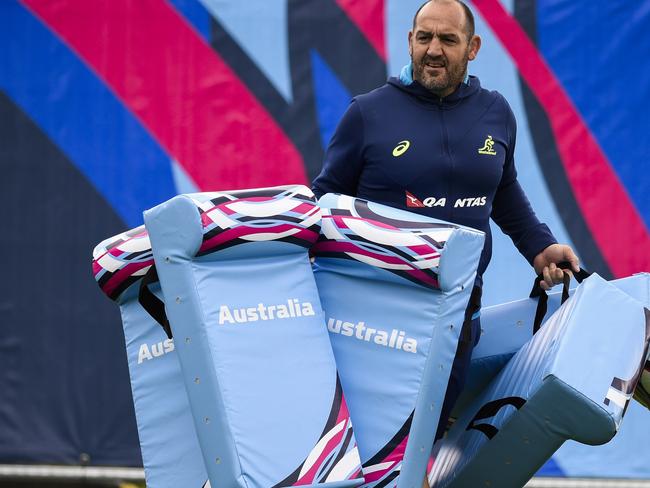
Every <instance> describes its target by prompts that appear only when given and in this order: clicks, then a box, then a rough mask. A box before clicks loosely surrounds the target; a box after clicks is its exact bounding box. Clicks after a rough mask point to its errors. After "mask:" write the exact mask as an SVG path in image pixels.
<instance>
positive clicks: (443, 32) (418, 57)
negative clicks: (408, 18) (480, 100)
mask: <svg viewBox="0 0 650 488" xmlns="http://www.w3.org/2000/svg"><path fill="white" fill-rule="evenodd" d="M480 46H481V39H480V38H479V37H478V36H474V37H473V38H472V39H469V40H468V38H467V32H466V31H465V13H464V12H463V9H462V7H461V6H460V5H459V4H458V3H456V2H441V3H437V2H431V3H428V4H426V5H425V6H424V7H423V8H422V10H420V13H419V14H418V17H417V19H416V23H415V27H414V29H413V30H412V31H411V32H409V54H410V55H411V61H412V63H413V79H414V80H416V81H418V82H419V83H420V84H421V85H423V86H424V87H425V88H427V89H428V90H430V91H432V92H433V93H435V94H436V95H438V96H441V97H446V96H447V95H450V94H451V93H453V92H454V90H456V87H457V86H458V85H459V83H460V82H462V81H463V78H464V76H465V73H466V71H467V62H468V61H470V60H473V59H474V58H475V57H476V53H477V52H478V50H479V48H480Z"/></svg>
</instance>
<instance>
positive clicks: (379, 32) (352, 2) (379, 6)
mask: <svg viewBox="0 0 650 488" xmlns="http://www.w3.org/2000/svg"><path fill="white" fill-rule="evenodd" d="M336 3H337V4H338V5H339V7H341V9H342V10H343V11H344V12H345V13H346V14H347V16H348V17H350V19H351V20H352V22H354V23H355V24H356V26H357V27H358V28H359V30H360V31H361V32H362V33H363V34H364V35H365V36H366V39H368V42H370V45H371V46H372V47H374V48H375V51H377V54H379V57H380V58H381V59H382V60H383V61H386V34H385V32H386V31H385V29H384V19H385V17H384V16H385V7H384V5H385V1H384V0H363V1H361V0H336Z"/></svg>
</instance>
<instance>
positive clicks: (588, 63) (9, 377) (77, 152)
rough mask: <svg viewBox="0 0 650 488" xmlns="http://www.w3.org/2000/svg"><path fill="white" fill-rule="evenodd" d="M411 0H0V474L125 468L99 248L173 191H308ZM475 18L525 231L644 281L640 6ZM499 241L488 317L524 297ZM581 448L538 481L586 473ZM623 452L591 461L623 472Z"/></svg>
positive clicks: (393, 63) (396, 50) (118, 378)
mask: <svg viewBox="0 0 650 488" xmlns="http://www.w3.org/2000/svg"><path fill="white" fill-rule="evenodd" d="M420 3H421V1H420V0H363V1H362V0H356V1H355V0H277V1H274V2H267V1H264V0H248V1H246V2H237V1H235V0H139V1H136V2H131V1H126V0H111V1H109V0H97V1H92V2H89V1H87V0H57V1H51V0H22V1H19V0H5V1H3V2H0V164H1V166H0V167H1V168H2V174H3V178H2V179H1V180H0V202H1V204H2V206H3V208H5V219H4V223H5V227H4V229H3V230H4V232H3V238H2V239H0V249H1V251H2V253H3V255H4V256H5V258H6V259H5V266H4V273H3V276H4V278H5V279H4V280H2V284H1V285H0V292H1V294H0V296H1V297H2V298H0V323H1V324H2V328H0V362H1V364H2V366H3V368H2V370H1V371H2V372H0V392H2V393H0V432H3V435H2V436H0V463H1V462H61V463H73V464H74V463H77V462H79V459H80V456H81V458H83V459H87V458H86V456H85V454H87V455H88V456H90V460H91V461H90V462H91V463H92V464H99V465H101V464H109V465H110V464H119V465H137V464H139V463H140V460H139V449H138V442H137V434H136V429H135V423H134V421H133V407H132V404H131V399H130V396H129V395H130V392H129V387H128V374H127V370H126V359H125V356H124V343H123V337H122V335H121V334H122V332H121V326H120V321H119V318H118V315H117V312H116V310H114V307H113V306H112V304H111V303H109V302H108V301H107V300H106V299H105V298H103V297H101V296H100V294H99V293H98V292H97V289H96V287H95V285H94V284H93V279H92V274H91V271H90V269H89V268H88V265H87V262H88V257H89V255H90V252H91V250H92V248H93V246H94V245H95V244H96V243H97V242H99V241H101V240H102V239H104V238H106V237H107V236H110V235H114V234H118V233H120V232H122V231H124V230H125V229H127V228H131V227H135V226H137V225H140V224H141V223H142V211H143V210H145V209H147V208H150V207H153V206H154V205H156V204H158V203H160V202H162V201H164V200H166V199H168V198H170V197H172V196H173V195H175V194H177V193H182V192H190V191H196V190H202V191H212V190H233V189H239V188H247V187H259V186H270V185H281V184H293V183H308V182H309V181H310V180H311V178H313V177H314V176H315V175H316V174H317V173H318V172H319V170H320V165H321V160H322V156H323V152H324V149H325V148H326V146H327V143H328V141H329V138H330V136H331V134H332V133H333V131H334V128H335V127H336V124H337V122H338V119H339V117H340V116H341V114H342V113H343V111H344V110H345V108H346V106H347V104H348V103H349V100H350V98H351V97H352V96H354V95H356V94H359V93H362V92H365V91H368V90H371V89H373V88H375V87H377V86H379V85H381V84H382V83H383V82H384V81H385V79H386V77H387V76H389V75H395V74H397V73H398V71H399V69H400V68H401V66H402V65H404V64H405V63H406V62H408V53H407V44H406V42H407V41H406V39H407V37H406V36H407V32H408V29H409V28H410V27H411V22H412V17H413V14H414V12H415V10H416V9H417V7H419V5H420ZM470 6H471V7H472V9H473V11H474V13H475V15H476V27H477V33H478V34H479V35H481V37H482V38H483V46H482V49H481V51H480V53H479V55H478V59H477V60H476V61H474V62H472V63H471V64H470V73H471V74H475V75H477V76H478V77H479V78H480V79H481V82H482V85H483V86H485V87H488V88H490V89H495V90H498V91H500V92H501V93H503V94H504V95H505V97H506V98H507V99H508V101H509V102H510V104H511V106H512V108H513V111H514V112H515V115H516V117H517V121H518V137H517V152H516V155H515V157H516V164H517V167H518V172H519V176H520V180H521V182H522V185H523V187H524V189H525V190H526V192H527V194H528V196H529V198H530V199H531V202H532V204H533V207H534V209H535V210H536V212H537V213H538V215H539V216H540V218H541V219H542V220H544V221H545V222H547V223H548V224H549V226H550V227H551V229H552V230H553V232H554V233H555V235H556V236H557V238H558V240H560V241H562V242H568V243H570V244H572V245H573V246H574V248H575V249H576V251H577V253H578V254H579V256H580V258H581V260H582V262H583V263H584V265H585V267H587V268H588V269H590V270H591V271H596V272H598V273H599V274H601V275H602V276H605V277H607V278H613V277H623V276H628V275H630V274H633V273H635V272H639V271H648V270H650V230H649V229H650V197H649V196H648V195H650V171H648V168H649V164H650V161H649V159H650V139H648V137H647V133H648V129H649V128H650V115H649V114H650V91H648V89H647V87H648V86H650V65H648V64H647V63H644V62H643V60H644V59H645V58H646V57H647V53H648V52H650V37H649V36H647V35H646V28H647V25H648V23H649V22H650V2H649V1H647V0H643V1H637V0H624V1H620V2H606V3H603V2H589V1H587V0H578V1H567V0H537V1H531V0H473V1H472V2H470ZM494 234H495V235H494V248H495V251H494V256H493V261H492V264H491V266H490V269H489V270H488V273H487V274H486V277H485V282H486V287H485V295H484V301H485V304H495V303H500V302H503V301H508V300H512V299H517V298H521V297H523V296H525V293H526V292H527V289H526V288H527V285H528V284H529V282H530V279H531V276H532V271H531V270H530V267H529V266H528V264H527V263H526V262H525V260H524V259H523V258H521V257H520V256H519V255H518V254H517V252H516V250H515V249H514V246H512V244H511V243H510V241H509V239H507V238H505V237H504V236H502V235H501V234H500V233H499V231H498V230H496V231H495V233H494ZM504 282H509V283H511V286H508V287H504V286H502V285H501V283H504ZM493 284H494V285H493ZM635 415H637V413H635V412H634V410H633V409H632V411H631V413H630V416H631V418H630V419H628V424H632V423H633V422H637V421H638V422H642V421H645V422H646V424H645V429H646V430H645V432H646V433H647V434H650V427H648V425H650V422H649V421H650V418H648V415H647V413H646V414H645V417H643V416H642V415H644V414H642V413H641V412H638V416H639V419H640V420H635V417H634V416H635ZM28 419H29V420H28ZM637 425H638V424H637ZM625 428H626V427H624V429H625ZM637 431H638V429H637ZM5 433H6V434H5ZM619 437H621V438H624V437H625V432H622V433H621V435H620V436H619ZM630 437H634V436H633V435H630ZM617 439H618V437H617ZM637 441H638V439H637ZM637 441H635V440H634V439H632V440H628V441H625V442H627V443H628V444H629V445H630V446H632V445H634V446H637V445H636V444H634V442H637ZM615 442H617V441H616V440H615ZM621 442H623V441H621ZM623 443H624V442H623ZM617 449H619V450H622V449H624V448H623V447H617ZM629 449H632V448H631V447H630V448H629ZM634 449H639V448H638V447H634ZM643 449H646V451H647V447H643ZM569 450H570V449H568V450H567V452H568V451H569ZM646 451H644V452H646ZM590 452H595V451H590ZM617 452H619V451H617ZM621 452H622V451H621ZM590 455H591V454H590ZM608 455H611V453H610V454H608ZM563 456H564V457H563ZM572 456H573V457H572ZM576 456H578V457H579V456H586V455H583V454H573V453H572V454H566V456H565V455H564V454H563V451H560V453H559V454H558V456H557V459H556V462H555V465H554V466H555V467H556V468H554V469H557V471H558V472H561V473H564V474H568V475H572V474H577V473H581V472H580V469H577V468H575V466H576V465H578V466H580V463H579V462H577V461H576V462H574V461H573V460H574V459H576ZM646 456H647V452H646ZM629 457H630V456H627V457H625V456H621V458H622V461H621V463H622V464H621V463H619V464H620V466H619V468H617V469H618V471H616V470H614V468H613V467H612V466H613V465H614V464H616V463H600V464H602V465H605V464H608V468H607V469H609V471H607V473H611V474H612V475H614V474H617V475H623V476H629V475H631V471H632V467H630V465H629V462H630V461H626V459H627V458H629ZM641 457H642V456H641ZM623 458H625V459H623ZM625 463H628V464H625ZM598 464H599V463H598V462H594V463H593V465H594V466H596V465H598ZM621 466H622V467H621ZM626 466H628V467H626ZM598 469H601V470H604V469H605V467H603V466H601V467H600V468H598ZM634 469H636V470H637V471H636V475H645V476H650V467H645V468H643V469H645V471H643V470H642V471H639V470H638V467H635V468H634ZM594 470H595V471H598V470H597V469H596V468H594ZM595 471H594V472H595ZM549 472H550V471H549ZM626 473H627V474H626ZM599 474H600V473H599Z"/></svg>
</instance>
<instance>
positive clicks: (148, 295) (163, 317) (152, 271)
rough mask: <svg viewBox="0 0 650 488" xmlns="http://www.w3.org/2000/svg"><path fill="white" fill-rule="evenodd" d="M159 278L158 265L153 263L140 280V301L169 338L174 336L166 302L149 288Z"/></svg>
mask: <svg viewBox="0 0 650 488" xmlns="http://www.w3.org/2000/svg"><path fill="white" fill-rule="evenodd" d="M157 281H159V280H158V271H156V266H155V265H152V266H151V268H149V271H147V272H146V273H145V275H144V276H143V277H142V281H140V291H139V292H138V302H140V305H142V308H144V309H145V310H146V311H147V313H148V314H149V315H151V316H152V317H153V319H154V320H155V321H156V322H158V323H159V324H160V326H161V327H162V328H163V330H164V331H165V334H167V337H168V338H170V339H171V338H172V329H171V327H170V326H169V320H168V319H167V313H166V312H165V303H164V302H163V301H162V300H161V299H160V298H158V297H157V296H156V295H155V293H154V292H152V291H151V290H150V289H149V285H150V284H152V283H156V282H157Z"/></svg>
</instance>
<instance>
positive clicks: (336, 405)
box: [273, 375, 363, 488]
mask: <svg viewBox="0 0 650 488" xmlns="http://www.w3.org/2000/svg"><path fill="white" fill-rule="evenodd" d="M362 477H363V475H362V473H361V459H360V458H359V450H358V448H357V442H356V440H355V439H354V433H353V430H352V422H351V420H350V413H349V412H348V406H347V404H346V403H345V398H344V397H343V389H342V388H341V381H340V380H339V378H338V375H337V378H336V390H335V392H334V401H333V402H332V409H331V410H330V415H329V418H328V419H327V423H326V424H325V428H324V429H323V433H322V434H321V436H320V438H319V440H318V442H317V443H316V445H315V446H314V448H313V449H312V451H311V452H310V453H309V455H308V456H307V458H306V459H305V460H304V461H303V463H302V464H301V465H300V466H298V467H297V468H296V470H295V471H294V472H293V473H291V474H290V475H289V476H287V477H286V478H285V479H284V480H282V481H281V482H280V483H277V484H276V485H274V486H273V488H281V487H287V486H302V485H311V484H317V483H335V482H341V481H349V480H356V479H361V478H362Z"/></svg>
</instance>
